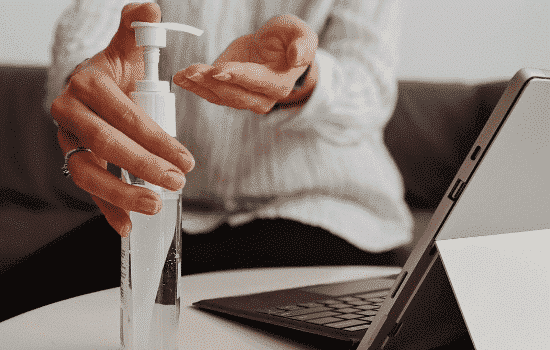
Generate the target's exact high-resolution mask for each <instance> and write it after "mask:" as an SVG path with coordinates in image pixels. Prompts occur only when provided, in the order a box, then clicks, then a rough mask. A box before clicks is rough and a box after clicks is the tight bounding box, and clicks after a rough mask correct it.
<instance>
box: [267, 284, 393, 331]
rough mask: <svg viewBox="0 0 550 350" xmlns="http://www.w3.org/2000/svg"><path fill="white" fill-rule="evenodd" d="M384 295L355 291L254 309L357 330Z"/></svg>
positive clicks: (362, 327) (371, 316)
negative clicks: (357, 292) (332, 297)
mask: <svg viewBox="0 0 550 350" xmlns="http://www.w3.org/2000/svg"><path fill="white" fill-rule="evenodd" d="M385 298H386V296H385V295H378V296H376V297H373V296H372V293H370V294H357V295H352V296H344V297H337V298H334V299H326V300H316V301H315V302H310V303H303V304H295V305H284V306H279V307H275V308H270V309H263V310H258V312H261V313H266V314H269V315H274V316H279V317H285V318H290V319H293V320H298V321H303V322H309V323H314V324H317V325H323V326H326V327H332V328H338V329H343V330H346V331H359V330H365V329H367V328H368V327H369V325H370V324H371V323H372V320H373V319H374V316H376V312H377V311H378V310H379V309H380V306H381V305H382V303H383V302H384V300H385Z"/></svg>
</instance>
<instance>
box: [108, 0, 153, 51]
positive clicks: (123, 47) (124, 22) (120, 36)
mask: <svg viewBox="0 0 550 350" xmlns="http://www.w3.org/2000/svg"><path fill="white" fill-rule="evenodd" d="M160 19H161V12H160V7H159V5H157V4H156V3H151V2H147V3H132V4H128V5H126V6H124V8H123V9H122V14H121V17H120V26H119V27H118V31H117V32H116V34H115V36H114V37H113V39H112V40H111V43H110V44H109V47H108V49H110V50H111V51H113V52H115V53H116V54H117V56H119V57H120V58H122V59H130V58H131V56H133V55H134V54H136V53H138V52H139V53H140V52H141V51H142V48H140V47H137V46H136V37H135V30H134V28H132V27H131V25H132V22H151V23H159V22H160Z"/></svg>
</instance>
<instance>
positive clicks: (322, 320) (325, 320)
mask: <svg viewBox="0 0 550 350" xmlns="http://www.w3.org/2000/svg"><path fill="white" fill-rule="evenodd" d="M337 321H342V319H341V318H336V317H324V318H316V319H314V320H307V322H309V323H315V324H325V323H331V322H337Z"/></svg>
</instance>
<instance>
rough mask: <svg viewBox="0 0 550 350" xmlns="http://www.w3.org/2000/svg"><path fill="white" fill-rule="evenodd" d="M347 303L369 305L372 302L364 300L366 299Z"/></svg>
mask: <svg viewBox="0 0 550 350" xmlns="http://www.w3.org/2000/svg"><path fill="white" fill-rule="evenodd" d="M347 303H348V304H351V305H371V304H373V303H372V302H371V301H366V300H360V301H348V302H347Z"/></svg>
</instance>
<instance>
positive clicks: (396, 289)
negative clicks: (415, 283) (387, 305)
mask: <svg viewBox="0 0 550 350" xmlns="http://www.w3.org/2000/svg"><path fill="white" fill-rule="evenodd" d="M407 275H408V272H407V271H405V272H403V274H402V275H401V278H400V279H399V283H397V287H396V288H395V289H394V290H393V293H391V297H392V298H394V297H395V295H396V294H397V291H398V290H399V288H401V285H402V284H403V281H404V280H405V277H407Z"/></svg>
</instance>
